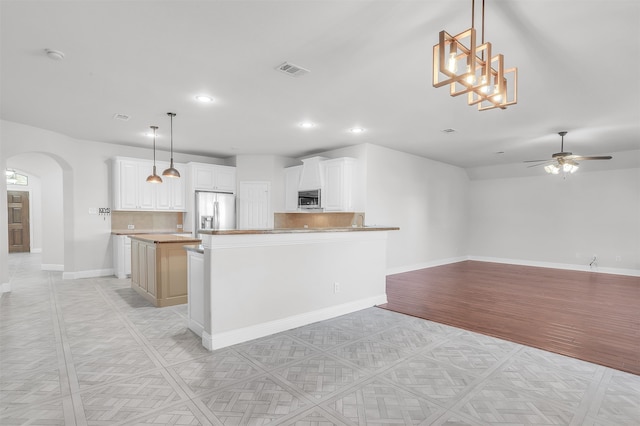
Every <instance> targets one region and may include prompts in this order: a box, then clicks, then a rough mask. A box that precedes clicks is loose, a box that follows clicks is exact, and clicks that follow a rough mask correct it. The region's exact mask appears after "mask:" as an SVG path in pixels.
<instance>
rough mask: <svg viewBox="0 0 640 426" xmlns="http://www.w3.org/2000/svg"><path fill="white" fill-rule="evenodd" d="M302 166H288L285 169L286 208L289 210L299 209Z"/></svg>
mask: <svg viewBox="0 0 640 426" xmlns="http://www.w3.org/2000/svg"><path fill="white" fill-rule="evenodd" d="M301 174H302V166H295V167H287V168H286V169H284V186H285V194H284V208H285V210H286V211H288V212H295V211H296V210H298V190H299V186H300V175H301Z"/></svg>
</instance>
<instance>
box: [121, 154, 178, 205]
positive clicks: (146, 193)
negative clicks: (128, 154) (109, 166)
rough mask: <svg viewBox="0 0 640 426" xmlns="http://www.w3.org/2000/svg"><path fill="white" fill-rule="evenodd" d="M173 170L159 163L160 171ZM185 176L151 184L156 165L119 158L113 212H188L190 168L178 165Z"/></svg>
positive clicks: (157, 170) (176, 165) (157, 165)
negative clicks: (188, 169)
mask: <svg viewBox="0 0 640 426" xmlns="http://www.w3.org/2000/svg"><path fill="white" fill-rule="evenodd" d="M167 167H169V163H163V162H157V163H156V172H157V173H158V174H159V175H161V174H162V171H163V170H164V169H165V168H167ZM175 167H176V168H177V169H178V171H180V174H181V176H182V177H180V178H178V179H171V178H166V177H165V178H163V179H162V181H163V182H162V183H160V184H157V183H149V182H147V177H148V176H149V175H150V174H151V173H152V171H153V162H152V161H149V160H141V159H136V158H125V157H116V158H115V159H114V161H113V206H114V207H113V210H148V211H155V210H161V211H184V210H185V209H186V202H185V180H186V176H185V174H186V168H185V167H184V165H181V164H175Z"/></svg>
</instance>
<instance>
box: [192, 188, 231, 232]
mask: <svg viewBox="0 0 640 426" xmlns="http://www.w3.org/2000/svg"><path fill="white" fill-rule="evenodd" d="M195 220H196V223H195V226H194V229H195V230H196V237H198V234H199V232H200V231H202V230H207V229H217V230H221V229H236V196H235V195H233V194H228V193H224V192H209V191H196V214H195Z"/></svg>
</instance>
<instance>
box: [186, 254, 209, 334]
mask: <svg viewBox="0 0 640 426" xmlns="http://www.w3.org/2000/svg"><path fill="white" fill-rule="evenodd" d="M187 294H188V295H189V300H188V302H187V303H188V307H187V318H188V327H189V328H190V329H191V331H193V332H194V333H196V334H197V335H198V336H200V337H202V333H203V332H204V315H205V312H204V306H205V292H204V254H203V253H201V252H198V251H193V250H189V251H187Z"/></svg>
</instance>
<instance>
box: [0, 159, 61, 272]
mask: <svg viewBox="0 0 640 426" xmlns="http://www.w3.org/2000/svg"><path fill="white" fill-rule="evenodd" d="M6 168H7V169H10V170H16V171H20V172H21V173H23V174H25V175H26V176H28V177H29V178H31V179H30V182H29V185H26V186H24V187H22V188H21V187H19V186H17V185H16V186H12V185H7V192H9V191H10V190H14V191H18V190H24V191H25V192H27V193H28V195H29V208H30V214H29V220H30V223H29V228H30V229H29V232H30V237H31V251H32V252H41V253H42V269H43V270H54V271H63V270H64V266H65V244H64V242H65V235H64V229H65V226H64V197H63V187H64V186H63V167H62V166H61V164H60V162H59V159H58V158H56V157H54V156H52V155H49V154H46V153H39V152H30V153H21V154H17V155H14V156H12V157H10V158H7V160H6ZM7 222H8V221H7ZM3 226H7V224H4V225H3ZM8 240H9V239H8ZM8 240H7V241H5V242H4V244H8V243H9V241H8Z"/></svg>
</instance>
